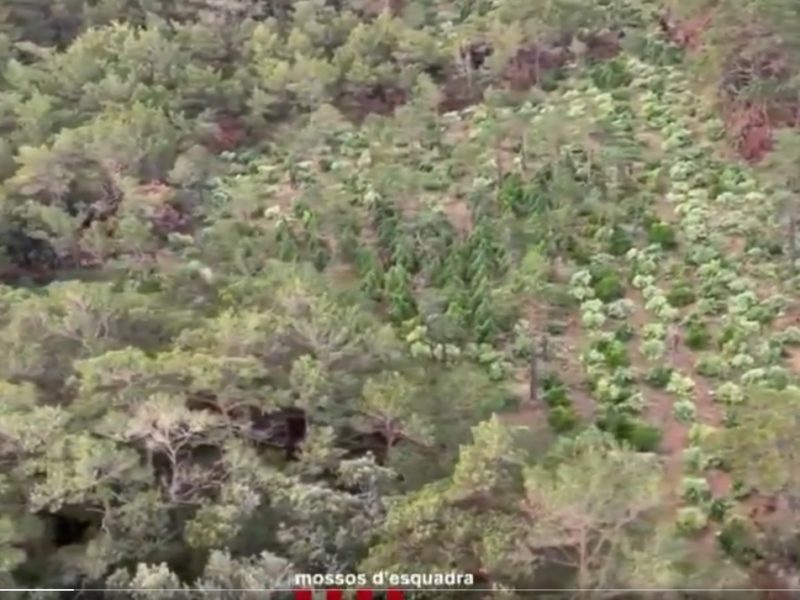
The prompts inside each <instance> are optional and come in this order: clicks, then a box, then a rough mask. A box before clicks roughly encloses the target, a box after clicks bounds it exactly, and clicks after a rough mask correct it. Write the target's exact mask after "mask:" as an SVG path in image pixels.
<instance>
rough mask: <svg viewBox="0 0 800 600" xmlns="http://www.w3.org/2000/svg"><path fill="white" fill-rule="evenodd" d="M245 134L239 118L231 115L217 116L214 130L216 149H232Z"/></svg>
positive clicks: (242, 139)
mask: <svg viewBox="0 0 800 600" xmlns="http://www.w3.org/2000/svg"><path fill="white" fill-rule="evenodd" d="M245 136H246V133H245V128H244V125H243V124H242V122H241V120H240V119H238V118H236V117H234V116H231V115H221V116H219V117H217V120H216V123H215V130H214V146H215V147H216V150H217V151H225V150H233V149H235V148H236V147H238V146H239V144H241V143H242V141H244V138H245Z"/></svg>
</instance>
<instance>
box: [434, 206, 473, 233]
mask: <svg viewBox="0 0 800 600" xmlns="http://www.w3.org/2000/svg"><path fill="white" fill-rule="evenodd" d="M442 210H444V212H445V214H446V215H447V218H448V219H450V222H451V223H452V224H453V227H455V228H456V231H458V232H459V233H460V234H461V235H462V236H467V235H469V233H470V231H472V226H473V221H472V210H471V209H470V207H469V205H468V204H467V203H466V201H465V200H463V199H461V198H452V199H450V200H448V201H447V202H445V203H444V204H443V205H442Z"/></svg>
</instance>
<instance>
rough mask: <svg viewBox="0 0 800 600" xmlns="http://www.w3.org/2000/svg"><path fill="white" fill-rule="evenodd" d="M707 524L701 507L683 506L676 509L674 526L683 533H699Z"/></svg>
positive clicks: (706, 518)
mask: <svg viewBox="0 0 800 600" xmlns="http://www.w3.org/2000/svg"><path fill="white" fill-rule="evenodd" d="M706 525H708V517H707V516H706V513H705V512H703V509H701V508H699V507H697V506H684V507H683V508H681V509H680V510H679V511H678V518H677V522H676V526H677V527H678V531H680V532H681V533H684V534H688V535H691V534H695V533H699V532H700V531H702V530H703V529H705V528H706Z"/></svg>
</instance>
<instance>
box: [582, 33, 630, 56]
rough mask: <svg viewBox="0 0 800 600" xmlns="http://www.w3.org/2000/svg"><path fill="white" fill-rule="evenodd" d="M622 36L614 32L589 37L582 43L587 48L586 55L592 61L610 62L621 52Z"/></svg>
mask: <svg viewBox="0 0 800 600" xmlns="http://www.w3.org/2000/svg"><path fill="white" fill-rule="evenodd" d="M621 39H622V34H621V33H620V32H616V31H607V32H604V33H597V34H591V35H589V36H588V37H587V38H586V39H585V40H583V42H584V43H585V44H586V46H587V50H586V52H587V55H588V57H589V58H591V59H594V60H610V59H612V58H614V57H615V56H617V55H618V54H619V53H620V52H621V51H622V45H621V44H620V40H621Z"/></svg>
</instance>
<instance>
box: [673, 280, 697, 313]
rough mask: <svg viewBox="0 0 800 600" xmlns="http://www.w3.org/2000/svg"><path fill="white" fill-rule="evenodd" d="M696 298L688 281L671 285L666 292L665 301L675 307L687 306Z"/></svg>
mask: <svg viewBox="0 0 800 600" xmlns="http://www.w3.org/2000/svg"><path fill="white" fill-rule="evenodd" d="M695 300H696V297H695V295H694V290H692V288H691V287H690V286H689V284H688V283H680V284H678V285H676V286H675V287H673V288H672V289H671V290H670V291H669V293H668V294H667V302H669V303H670V305H671V306H674V307H675V308H681V307H683V306H689V305H690V304H692V303H693V302H694V301H695Z"/></svg>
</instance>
